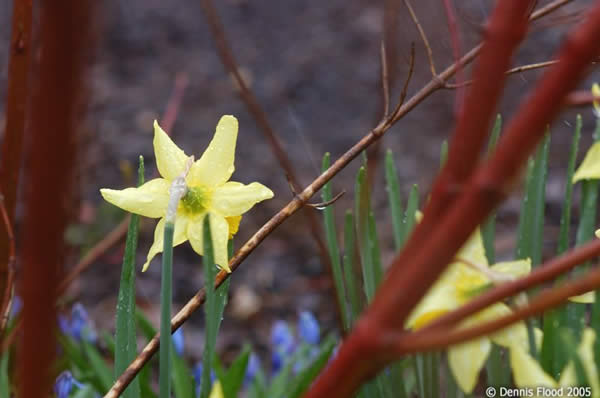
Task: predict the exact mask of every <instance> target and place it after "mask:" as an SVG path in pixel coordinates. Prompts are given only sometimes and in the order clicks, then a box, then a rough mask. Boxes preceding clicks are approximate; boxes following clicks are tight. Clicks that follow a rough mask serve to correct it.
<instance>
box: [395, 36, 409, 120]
mask: <svg viewBox="0 0 600 398" xmlns="http://www.w3.org/2000/svg"><path fill="white" fill-rule="evenodd" d="M414 71H415V43H414V42H413V43H410V58H409V59H408V73H407V74H406V79H404V85H403V86H402V91H401V92H400V99H399V100H398V104H397V105H396V109H394V112H392V117H391V119H392V120H398V119H397V118H396V115H397V114H398V113H399V112H400V109H401V108H402V105H404V100H405V99H406V95H407V94H408V84H409V83H410V80H411V78H412V76H413V73H414Z"/></svg>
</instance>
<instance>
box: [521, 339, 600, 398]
mask: <svg viewBox="0 0 600 398" xmlns="http://www.w3.org/2000/svg"><path fill="white" fill-rule="evenodd" d="M595 339H596V333H594V330H592V329H590V328H586V329H585V330H584V331H583V334H582V338H581V343H580V344H579V347H578V348H577V353H578V354H579V358H580V359H581V363H582V365H583V370H584V372H585V375H586V379H587V382H588V383H589V386H590V387H591V388H592V397H596V398H598V397H600V381H599V380H598V369H597V367H596V362H595V361H594V341H595ZM510 364H511V367H512V368H513V375H514V381H515V385H516V386H517V387H520V388H533V392H534V394H535V393H537V387H548V388H558V387H564V389H563V392H564V396H567V393H568V392H567V390H566V388H567V387H572V386H576V385H577V376H576V373H575V366H574V364H573V362H572V361H570V362H569V363H568V364H567V366H566V367H565V368H564V370H563V371H562V372H561V377H560V380H558V381H557V380H554V379H553V378H552V376H550V375H549V374H547V373H546V372H545V371H544V369H542V367H541V365H540V364H539V363H538V362H537V361H536V360H535V359H533V358H532V357H531V355H529V353H528V352H527V351H526V350H524V349H523V348H522V347H520V346H512V347H511V348H510ZM542 396H543V395H542ZM586 396H587V394H586Z"/></svg>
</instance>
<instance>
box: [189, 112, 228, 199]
mask: <svg viewBox="0 0 600 398" xmlns="http://www.w3.org/2000/svg"><path fill="white" fill-rule="evenodd" d="M237 133H238V121H237V119H236V118H235V117H233V116H231V115H225V116H223V117H221V120H219V124H217V129H216V131H215V135H214V137H213V139H212V141H211V142H210V144H208V148H206V151H204V153H203V154H202V157H201V158H200V159H198V160H197V161H196V162H195V163H194V164H193V165H192V168H191V169H190V173H189V174H188V177H187V181H188V183H189V184H190V185H191V186H197V185H202V186H206V187H217V186H219V185H222V184H224V183H225V182H226V181H227V180H229V178H230V177H231V175H232V174H233V171H234V170H235V167H234V166H233V161H234V157H235V143H236V141H237Z"/></svg>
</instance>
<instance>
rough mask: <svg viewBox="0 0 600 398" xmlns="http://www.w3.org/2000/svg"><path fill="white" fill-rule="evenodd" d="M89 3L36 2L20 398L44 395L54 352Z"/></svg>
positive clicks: (20, 357)
mask: <svg viewBox="0 0 600 398" xmlns="http://www.w3.org/2000/svg"><path fill="white" fill-rule="evenodd" d="M89 7H90V3H89V2H88V1H85V0H77V1H58V2H57V1H49V0H46V1H42V2H41V4H40V16H39V18H40V19H39V20H40V28H39V34H40V43H41V44H40V45H41V48H40V54H41V57H40V60H39V65H38V68H39V70H38V71H37V72H36V75H35V76H36V80H37V83H36V84H34V85H32V87H34V89H33V91H32V105H31V122H30V124H29V126H28V128H29V130H28V134H29V136H28V140H27V142H28V143H29V145H30V146H29V154H30V160H29V168H30V175H29V177H28V180H27V181H28V188H29V189H28V192H27V195H26V207H25V220H24V239H23V278H22V285H21V287H22V290H21V296H22V297H23V309H22V314H23V328H22V330H23V338H22V341H21V344H20V346H19V354H18V356H17V357H18V359H19V361H18V370H19V378H18V380H20V383H19V386H18V388H17V391H18V397H20V398H34V397H35V398H39V397H45V396H47V395H48V393H49V392H50V391H51V386H52V381H53V374H52V373H53V365H54V355H55V347H56V336H55V333H54V332H53V331H54V330H55V329H56V310H55V306H54V303H55V301H56V287H57V284H58V282H59V281H60V271H61V267H62V264H63V262H64V258H65V257H64V239H63V236H64V230H65V227H66V225H67V220H68V217H69V214H70V213H71V211H70V209H69V208H68V204H69V203H70V201H69V194H70V191H71V190H70V188H71V183H72V180H73V171H74V170H75V167H76V164H75V155H76V151H75V119H76V117H77V116H78V113H79V112H80V111H81V107H80V105H81V102H80V101H81V99H82V98H81V97H82V95H81V93H82V92H83V90H82V82H83V69H84V59H85V57H84V51H86V49H88V48H89V47H90V40H89V38H90V37H89V35H88V33H89V29H90V22H91V19H90V18H89V17H90V8H89Z"/></svg>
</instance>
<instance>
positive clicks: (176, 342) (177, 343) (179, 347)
mask: <svg viewBox="0 0 600 398" xmlns="http://www.w3.org/2000/svg"><path fill="white" fill-rule="evenodd" d="M171 338H172V339H173V346H174V347H175V352H176V353H177V355H179V356H182V355H183V347H184V341H185V340H184V338H183V326H181V327H179V329H177V330H176V331H175V333H173V334H172V335H171Z"/></svg>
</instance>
